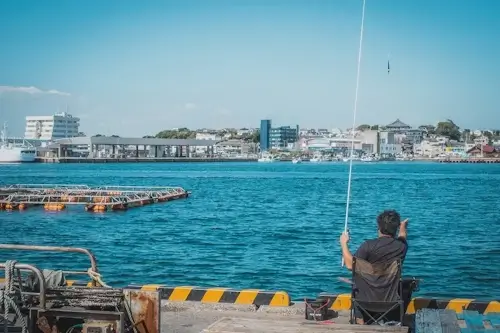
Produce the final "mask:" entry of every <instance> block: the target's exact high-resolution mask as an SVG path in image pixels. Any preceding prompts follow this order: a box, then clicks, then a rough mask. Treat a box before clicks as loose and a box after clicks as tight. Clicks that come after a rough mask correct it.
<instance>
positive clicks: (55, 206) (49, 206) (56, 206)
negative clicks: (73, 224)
mask: <svg viewBox="0 0 500 333" xmlns="http://www.w3.org/2000/svg"><path fill="white" fill-rule="evenodd" d="M43 208H45V210H49V211H61V210H64V209H65V208H66V206H65V205H64V204H62V203H56V202H50V203H46V204H45V205H43Z"/></svg>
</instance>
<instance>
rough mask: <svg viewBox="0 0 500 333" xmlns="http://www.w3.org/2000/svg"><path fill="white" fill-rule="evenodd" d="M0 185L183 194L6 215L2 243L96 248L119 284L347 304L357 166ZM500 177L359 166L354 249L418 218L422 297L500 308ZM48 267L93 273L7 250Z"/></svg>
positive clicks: (133, 170) (413, 227) (76, 261)
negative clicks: (185, 195)
mask: <svg viewBox="0 0 500 333" xmlns="http://www.w3.org/2000/svg"><path fill="white" fill-rule="evenodd" d="M0 183H75V184H91V185H92V184H94V185H102V184H107V185H112V184H116V185H142V186H162V185H169V186H182V187H184V188H186V189H189V190H191V191H193V195H192V196H191V197H190V198H189V199H187V200H183V201H175V202H169V203H165V204H158V205H152V206H146V207H142V208H137V209H132V210H129V211H127V212H123V213H112V214H89V213H85V212H83V209H81V207H80V208H78V207H72V209H69V210H68V211H64V212H44V211H42V210H39V209H33V210H27V211H25V212H12V213H9V212H1V214H0V225H1V227H2V233H1V234H0V242H2V243H17V244H23V243H26V244H45V245H60V246H78V247H86V248H90V249H92V250H93V252H94V253H95V254H96V256H97V258H98V262H99V266H100V269H101V271H102V273H103V274H104V276H105V278H106V281H108V282H109V283H110V284H113V285H118V286H123V285H126V284H130V283H164V284H170V285H198V286H229V287H233V288H264V289H286V290H288V291H289V292H290V293H291V294H292V296H293V297H294V298H297V297H302V296H312V295H314V294H316V293H318V292H323V291H329V292H346V291H347V286H346V285H345V284H342V283H340V282H338V279H337V277H338V276H347V275H348V274H349V273H348V272H347V271H345V270H343V269H342V268H341V267H340V248H339V245H338V236H339V233H340V232H341V231H342V228H343V224H344V214H345V192H346V186H347V165H346V164H343V163H338V164H320V165H312V164H309V165H308V164H306V163H304V164H301V165H292V164H291V163H273V164H266V165H262V164H247V163H221V164H201V163H199V164H198V163H192V164H191V163H189V164H177V163H173V164H130V165H123V164H103V165H84V164H80V165H79V164H74V165H51V164H29V165H17V166H11V165H9V166H4V165H3V166H2V165H0ZM498 184H500V168H499V167H498V166H497V165H443V164H432V163H397V164H395V163H379V164H372V165H364V164H360V165H355V166H354V176H353V187H352V206H351V213H350V228H351V239H352V244H351V248H352V249H353V250H354V249H355V248H356V247H357V246H359V244H360V243H361V242H362V240H364V239H365V238H367V237H373V236H374V235H375V234H376V224H375V218H376V215H377V213H378V212H380V211H381V210H383V209H385V208H395V209H397V210H399V211H400V212H401V213H402V214H403V215H404V216H405V217H409V218H410V219H411V220H410V236H409V241H410V250H409V253H408V258H407V260H406V262H405V272H404V274H405V275H410V276H416V277H419V278H422V279H424V282H423V284H422V286H421V291H420V295H431V296H438V297H478V298H491V297H495V298H500V290H499V289H498V287H497V286H498V284H497V283H496V282H497V281H498V280H500V237H499V234H498V229H499V228H500V213H499V212H498V210H497V209H496V208H495V207H496V205H497V203H498V202H500V192H499V191H498V189H497V186H498ZM13 256H15V257H16V258H17V259H19V260H20V261H23V262H28V263H33V264H38V265H40V266H41V267H50V268H63V267H65V268H67V267H71V268H73V269H77V268H84V267H86V266H87V262H86V258H85V257H83V256H81V255H80V256H79V255H67V254H65V255H61V254H51V253H32V252H22V253H12V252H9V251H3V252H0V261H5V260H7V259H8V258H12V257H13Z"/></svg>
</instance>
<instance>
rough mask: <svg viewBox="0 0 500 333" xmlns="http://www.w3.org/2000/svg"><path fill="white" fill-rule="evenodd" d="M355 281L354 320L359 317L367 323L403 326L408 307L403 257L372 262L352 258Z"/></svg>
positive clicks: (353, 293) (352, 300)
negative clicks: (406, 303) (405, 301)
mask: <svg viewBox="0 0 500 333" xmlns="http://www.w3.org/2000/svg"><path fill="white" fill-rule="evenodd" d="M352 282H353V286H352V294H351V303H352V305H351V323H355V320H356V317H357V318H362V319H363V320H364V323H365V324H366V325H369V324H378V325H385V324H388V323H389V322H391V323H397V324H398V325H402V323H403V318H404V312H405V309H404V301H403V299H402V296H401V295H403V284H402V281H401V261H400V260H396V261H393V262H390V263H384V264H370V263H369V262H367V261H366V260H363V259H359V258H353V263H352Z"/></svg>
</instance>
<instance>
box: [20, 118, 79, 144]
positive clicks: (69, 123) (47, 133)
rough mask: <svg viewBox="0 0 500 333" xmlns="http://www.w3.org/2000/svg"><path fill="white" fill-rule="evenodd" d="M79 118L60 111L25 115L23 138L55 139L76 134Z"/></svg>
mask: <svg viewBox="0 0 500 333" xmlns="http://www.w3.org/2000/svg"><path fill="white" fill-rule="evenodd" d="M79 127H80V119H79V118H77V117H73V116H72V115H70V114H69V113H66V112H61V113H56V114H54V115H52V116H27V117H26V130H25V132H24V138H25V139H36V140H55V139H63V138H71V137H76V136H78V133H79V131H78V129H79Z"/></svg>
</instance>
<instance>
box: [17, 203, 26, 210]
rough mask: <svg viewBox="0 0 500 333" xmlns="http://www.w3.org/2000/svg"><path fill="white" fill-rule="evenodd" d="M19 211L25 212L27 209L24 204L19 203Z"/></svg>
mask: <svg viewBox="0 0 500 333" xmlns="http://www.w3.org/2000/svg"><path fill="white" fill-rule="evenodd" d="M17 208H18V209H19V210H25V209H26V208H28V205H27V204H25V203H20V204H19V206H18V207H17Z"/></svg>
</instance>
